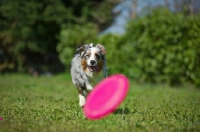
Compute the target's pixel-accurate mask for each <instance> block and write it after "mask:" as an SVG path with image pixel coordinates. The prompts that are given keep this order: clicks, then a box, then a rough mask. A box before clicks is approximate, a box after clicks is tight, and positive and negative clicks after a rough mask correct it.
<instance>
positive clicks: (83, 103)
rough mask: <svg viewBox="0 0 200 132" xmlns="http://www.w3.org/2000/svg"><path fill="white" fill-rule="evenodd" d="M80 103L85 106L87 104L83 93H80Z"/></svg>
mask: <svg viewBox="0 0 200 132" xmlns="http://www.w3.org/2000/svg"><path fill="white" fill-rule="evenodd" d="M79 105H80V106H81V107H84V105H85V97H84V96H83V95H81V94H79Z"/></svg>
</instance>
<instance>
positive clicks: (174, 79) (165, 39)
mask: <svg viewBox="0 0 200 132" xmlns="http://www.w3.org/2000/svg"><path fill="white" fill-rule="evenodd" d="M88 29H95V28H94V27H93V26H92V25H91V24H89V25H81V26H79V25H76V26H74V27H73V26H68V27H63V29H62V32H61V35H60V44H59V45H58V47H57V50H58V51H59V52H60V58H61V60H62V62H64V63H65V64H66V65H67V66H68V65H69V64H70V61H71V59H72V56H73V54H74V53H75V48H76V46H77V45H83V44H85V43H91V42H93V43H95V44H97V43H101V44H103V45H104V46H105V47H106V49H107V55H106V56H107V65H108V68H109V74H115V73H123V74H125V75H127V76H129V77H130V78H133V79H135V80H137V81H138V82H151V83H168V84H171V85H176V84H183V83H193V84H195V85H196V86H199V85H200V37H199V36H200V18H199V17H197V16H185V15H183V14H181V13H172V12H170V11H169V10H167V9H156V10H153V11H152V12H151V13H149V14H147V15H145V16H143V17H141V18H138V19H136V20H132V21H131V22H130V23H129V24H128V26H127V32H126V34H124V35H123V36H118V35H115V34H108V35H104V36H100V37H97V36H96V30H88ZM77 36H78V37H77Z"/></svg>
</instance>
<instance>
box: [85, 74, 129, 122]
mask: <svg viewBox="0 0 200 132" xmlns="http://www.w3.org/2000/svg"><path fill="white" fill-rule="evenodd" d="M128 89H129V81H128V78H127V77H126V76H124V75H122V74H116V75H112V76H110V77H108V78H106V79H104V80H102V81H101V82H100V83H99V84H97V85H96V86H95V88H94V90H93V91H92V92H91V93H90V94H89V95H88V97H87V99H86V104H85V106H84V109H83V110H84V114H85V116H86V117H87V118H89V119H100V118H103V117H105V116H106V115H108V114H110V113H111V112H113V111H114V110H115V109H116V108H117V107H118V106H119V105H120V104H121V103H122V101H123V100H124V98H125V96H126V95H127V92H128Z"/></svg>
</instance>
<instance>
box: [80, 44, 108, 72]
mask: <svg viewBox="0 0 200 132" xmlns="http://www.w3.org/2000/svg"><path fill="white" fill-rule="evenodd" d="M77 51H78V52H79V54H80V56H81V66H82V68H83V70H84V71H90V72H99V71H101V70H102V68H103V65H104V62H105V55H106V49H105V47H104V46H103V45H101V44H97V45H96V46H94V45H93V44H87V45H83V46H80V47H78V48H77Z"/></svg>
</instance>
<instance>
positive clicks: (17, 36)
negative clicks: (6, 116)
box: [0, 0, 200, 87]
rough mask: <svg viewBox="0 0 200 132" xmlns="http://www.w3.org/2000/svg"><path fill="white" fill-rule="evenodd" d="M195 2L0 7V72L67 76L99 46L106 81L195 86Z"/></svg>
mask: <svg viewBox="0 0 200 132" xmlns="http://www.w3.org/2000/svg"><path fill="white" fill-rule="evenodd" d="M199 16H200V1H199V0H140V1H139V0H43V1H41V0H0V72H1V74H5V73H10V72H22V73H24V72H25V73H29V74H31V75H33V76H35V77H37V76H43V75H45V76H52V75H54V74H57V73H60V72H69V70H70V61H71V59H72V57H73V55H74V54H75V52H76V47H77V46H80V45H83V44H86V43H94V44H97V43H101V44H103V45H104V46H105V47H106V49H107V64H108V68H109V74H115V73H123V74H126V75H127V76H128V77H130V78H132V79H135V80H136V81H137V82H140V83H143V82H150V83H168V84H170V85H177V84H185V83H190V84H194V85H195V86H198V87H199V86H200V18H199Z"/></svg>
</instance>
